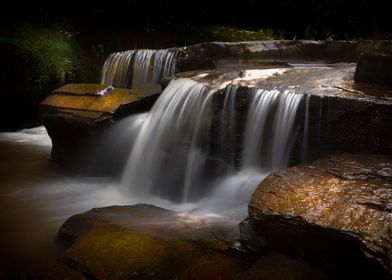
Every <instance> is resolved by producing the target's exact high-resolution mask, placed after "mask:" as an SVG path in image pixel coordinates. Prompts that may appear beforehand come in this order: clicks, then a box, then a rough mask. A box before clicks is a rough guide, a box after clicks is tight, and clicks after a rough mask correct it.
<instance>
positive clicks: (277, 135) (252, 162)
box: [243, 89, 302, 170]
mask: <svg viewBox="0 0 392 280" xmlns="http://www.w3.org/2000/svg"><path fill="white" fill-rule="evenodd" d="M301 99H302V95H300V94H295V93H290V92H289V91H287V90H286V91H284V92H281V91H279V90H276V89H274V90H263V89H259V90H256V91H255V92H254V99H253V101H252V104H251V106H250V108H249V113H248V120H247V125H246V132H245V145H244V156H243V168H244V169H246V168H263V169H267V170H276V169H279V168H284V167H286V166H287V164H288V160H289V157H290V153H291V146H292V144H293V140H294V131H293V126H294V122H295V116H296V113H297V109H298V105H299V103H300V101H301Z"/></svg>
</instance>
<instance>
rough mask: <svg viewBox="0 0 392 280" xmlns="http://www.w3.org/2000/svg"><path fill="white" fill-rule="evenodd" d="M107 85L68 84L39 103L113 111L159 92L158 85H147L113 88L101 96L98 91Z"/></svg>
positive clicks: (97, 110)
mask: <svg viewBox="0 0 392 280" xmlns="http://www.w3.org/2000/svg"><path fill="white" fill-rule="evenodd" d="M107 87H108V86H107V85H95V84H68V85H65V86H62V87H61V88H58V89H56V90H54V91H53V92H52V94H51V95H49V96H48V97H47V98H46V99H45V100H44V101H43V102H42V103H41V105H43V106H52V107H56V108H61V109H75V110H82V111H95V112H102V113H114V112H115V111H116V110H117V109H118V108H119V107H121V106H124V105H126V104H129V103H132V102H137V101H140V100H141V99H143V98H145V97H148V96H152V95H157V94H159V93H160V92H161V90H160V87H159V86H158V85H147V86H144V87H139V88H135V89H121V88H114V89H113V90H109V91H107V93H106V94H105V95H103V96H101V95H100V94H99V93H100V92H101V91H102V90H104V89H106V88H107Z"/></svg>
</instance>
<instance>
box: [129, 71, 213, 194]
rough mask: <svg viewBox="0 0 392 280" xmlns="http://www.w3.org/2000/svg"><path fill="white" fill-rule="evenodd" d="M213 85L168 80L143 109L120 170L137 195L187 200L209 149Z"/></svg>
mask: <svg viewBox="0 0 392 280" xmlns="http://www.w3.org/2000/svg"><path fill="white" fill-rule="evenodd" d="M212 93H213V92H212V91H211V90H209V89H208V88H206V87H205V86H203V85H201V84H198V83H196V82H194V81H192V80H189V79H177V80H175V81H172V82H170V84H169V85H168V87H167V88H166V89H165V90H164V92H163V93H162V94H161V96H160V97H159V99H158V100H157V102H156V103H155V104H154V106H153V108H152V109H151V111H150V113H149V114H148V116H147V118H146V120H145V122H144V124H143V126H142V128H141V130H140V132H139V134H138V136H137V139H136V142H135V145H134V147H133V150H132V152H131V155H130V157H129V160H128V163H127V165H126V167H125V171H124V173H123V178H122V185H123V186H124V187H125V188H127V189H129V188H131V190H132V192H133V193H136V194H138V195H150V194H154V195H157V196H160V197H163V198H167V199H171V200H175V201H181V200H189V198H190V196H191V195H192V196H193V194H194V192H195V191H196V192H197V189H196V190H195V189H194V187H195V186H196V185H198V184H197V180H198V178H202V177H200V176H202V175H201V173H202V172H203V168H204V165H205V164H204V161H205V158H206V154H207V152H208V142H209V132H210V124H211V121H210V119H211V102H210V101H211V97H212Z"/></svg>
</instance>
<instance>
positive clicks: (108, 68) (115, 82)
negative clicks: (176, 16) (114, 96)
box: [101, 49, 176, 88]
mask: <svg viewBox="0 0 392 280" xmlns="http://www.w3.org/2000/svg"><path fill="white" fill-rule="evenodd" d="M175 55H176V52H175V51H173V50H169V49H164V50H131V51H124V52H117V53H112V54H111V55H109V57H108V58H107V59H106V61H105V63H104V65H103V67H102V70H101V72H102V77H101V83H102V84H108V85H112V86H115V87H122V88H130V87H137V86H141V85H145V84H158V83H159V82H160V80H161V79H162V78H164V77H167V76H170V75H172V74H174V68H175Z"/></svg>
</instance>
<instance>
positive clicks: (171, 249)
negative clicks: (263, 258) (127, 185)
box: [58, 204, 242, 279]
mask: <svg viewBox="0 0 392 280" xmlns="http://www.w3.org/2000/svg"><path fill="white" fill-rule="evenodd" d="M237 231H238V228H237V225H236V224H235V223H233V222H230V221H227V220H223V219H211V218H200V217H196V216H192V215H189V214H185V213H178V212H173V211H169V210H165V209H162V208H158V207H155V206H152V205H146V204H138V205H134V206H111V207H106V208H99V209H93V210H91V211H88V212H86V213H83V214H79V215H75V216H73V217H71V218H70V219H68V220H67V221H66V222H65V224H64V225H63V226H62V227H61V229H60V231H59V235H58V236H59V239H60V240H61V241H62V242H63V243H64V244H66V245H67V246H70V247H69V248H68V249H67V251H66V255H65V257H64V260H65V262H66V263H67V264H68V265H70V266H71V267H73V268H75V269H77V270H79V271H81V272H83V273H84V274H85V275H89V276H90V277H93V278H91V279H131V278H132V279H189V278H191V279H234V278H235V277H236V274H237V273H239V272H240V271H241V270H242V265H241V263H240V262H236V261H234V260H233V259H231V258H230V257H229V256H228V255H229V254H230V250H231V249H230V248H231V246H232V244H233V240H234V237H235V236H236V235H237Z"/></svg>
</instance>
